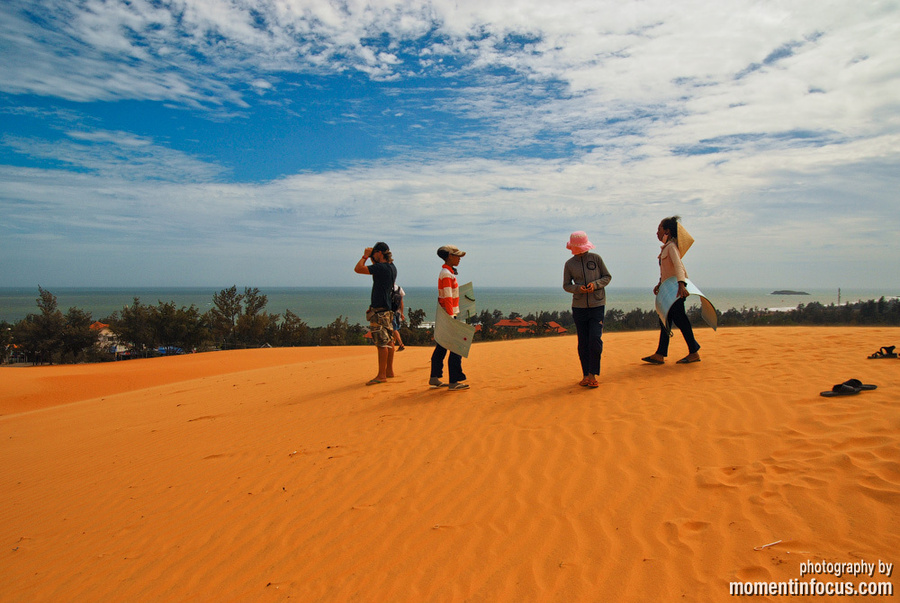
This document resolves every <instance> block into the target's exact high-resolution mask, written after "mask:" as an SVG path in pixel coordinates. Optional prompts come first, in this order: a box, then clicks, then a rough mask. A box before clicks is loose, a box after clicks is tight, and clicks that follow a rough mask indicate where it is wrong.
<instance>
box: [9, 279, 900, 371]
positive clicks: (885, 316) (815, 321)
mask: <svg viewBox="0 0 900 603" xmlns="http://www.w3.org/2000/svg"><path fill="white" fill-rule="evenodd" d="M36 302H37V310H38V311H37V312H35V313H33V314H29V315H28V316H26V317H25V318H24V319H23V320H20V321H18V322H16V323H15V324H9V323H5V322H4V323H0V353H2V357H0V360H2V361H3V362H8V361H9V359H10V358H11V357H15V358H16V359H18V360H20V361H25V362H32V363H34V364H45V363H74V362H97V361H103V360H112V359H113V358H114V357H115V356H114V355H113V354H111V353H110V352H109V350H108V349H106V350H104V349H103V348H102V347H101V346H99V345H98V338H99V331H98V330H96V329H92V328H91V325H92V324H93V322H94V320H93V319H92V317H91V314H90V312H85V311H84V310H81V309H79V308H69V309H68V311H66V312H65V313H63V312H62V310H60V308H59V307H58V304H57V300H56V296H54V295H53V294H52V293H50V292H49V291H46V290H45V289H42V288H40V287H38V298H37V300H36ZM267 305H268V298H267V296H266V295H263V294H262V293H260V291H259V289H257V288H251V287H247V288H245V289H244V291H243V292H239V291H238V288H237V286H232V287H230V288H228V289H223V290H221V291H219V292H218V293H216V294H214V295H213V307H212V308H211V309H210V310H209V311H207V312H205V313H201V312H200V311H199V310H198V309H197V307H196V306H194V305H193V304H192V305H191V306H188V307H185V306H181V307H176V305H175V304H174V303H173V302H163V301H158V302H157V304H156V305H147V304H143V303H141V301H140V299H139V298H137V297H135V298H134V300H133V302H132V303H131V305H129V306H125V307H123V308H122V310H121V311H118V312H114V313H113V314H112V315H110V316H108V317H106V318H103V319H101V321H100V322H102V323H104V324H108V325H109V329H110V330H111V331H112V332H113V333H114V334H115V336H116V339H118V341H119V343H120V344H124V345H125V346H127V348H128V350H129V356H131V357H135V356H136V357H148V356H154V355H159V354H160V353H167V354H168V353H184V352H192V351H209V350H227V349H238V348H256V347H263V346H269V347H293V346H336V345H362V344H365V343H367V339H366V332H367V328H366V327H365V326H362V325H360V324H357V323H354V324H351V323H350V321H349V320H348V319H347V318H346V317H344V316H338V317H337V318H336V319H335V320H334V321H333V322H332V323H331V324H329V325H326V326H324V327H310V326H309V325H308V324H307V323H306V322H305V321H304V320H302V319H301V318H300V317H299V316H297V315H296V314H295V313H293V312H291V311H290V310H285V312H284V314H273V313H270V312H268V311H267V310H266V306H267ZM407 315H408V318H409V322H408V324H404V325H403V326H402V327H401V329H400V335H401V337H402V338H403V342H404V343H405V344H406V345H432V343H433V335H434V332H433V329H431V328H421V327H422V325H423V324H424V322H425V319H426V314H425V311H424V310H420V309H410V310H409V312H408V313H407ZM688 317H689V318H690V319H691V322H692V323H693V324H695V325H700V324H701V323H702V319H701V317H700V308H699V307H692V308H690V309H689V310H688ZM718 317H719V326H721V327H729V326H791V325H836V326H868V325H893V326H897V325H900V300H898V299H885V298H884V297H882V298H881V299H878V300H869V301H861V302H856V303H853V304H846V305H840V306H835V305H834V304H831V305H823V304H821V303H818V302H813V303H810V304H805V305H804V304H800V305H799V306H797V308H795V309H793V310H789V311H770V310H761V309H759V308H749V309H748V308H741V309H740V310H738V309H734V308H732V309H730V310H727V311H725V312H718ZM504 318H511V319H514V318H524V320H525V321H527V322H529V323H533V324H531V325H530V326H528V327H527V328H522V330H521V331H520V330H519V329H518V328H510V327H502V326H498V323H499V322H500V321H501V320H503V319H504ZM469 322H471V323H473V324H477V325H480V329H479V331H478V333H477V335H476V340H480V341H492V340H498V339H515V338H522V337H535V336H549V335H555V334H557V333H558V330H557V329H556V328H555V325H559V326H561V327H563V328H564V329H566V331H567V332H568V333H574V330H575V328H574V321H573V319H572V313H571V311H569V310H565V311H562V312H537V313H532V314H528V315H526V316H524V317H523V316H522V315H521V314H519V313H517V312H511V313H510V314H509V315H508V316H503V314H502V313H501V312H500V311H499V310H483V311H482V312H481V313H480V314H478V315H477V316H475V317H473V318H472V319H471V320H470V321H469ZM551 323H552V324H551ZM658 328H659V319H658V318H657V315H656V312H655V311H653V310H641V309H639V308H635V309H634V310H631V311H630V312H624V311H622V310H619V309H616V308H611V309H609V310H607V312H606V317H605V320H604V330H606V331H608V332H615V331H639V330H656V329H658ZM161 351H162V352H161Z"/></svg>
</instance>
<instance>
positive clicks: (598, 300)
mask: <svg viewBox="0 0 900 603" xmlns="http://www.w3.org/2000/svg"><path fill="white" fill-rule="evenodd" d="M611 280H612V275H611V274H610V273H609V270H607V269H606V264H604V263H603V258H601V257H600V256H599V255H597V254H596V253H591V252H587V253H582V254H579V255H576V256H573V257H571V258H569V261H567V262H566V265H565V268H564V269H563V289H565V290H566V291H568V292H569V293H571V294H572V307H573V308H596V307H598V306H605V305H606V285H608V284H609V281H611ZM590 283H593V284H594V290H593V291H592V292H590V293H583V292H582V291H581V287H582V286H587V285H588V284H590Z"/></svg>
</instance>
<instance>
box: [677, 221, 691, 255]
mask: <svg viewBox="0 0 900 603" xmlns="http://www.w3.org/2000/svg"><path fill="white" fill-rule="evenodd" d="M693 244H694V237H692V236H691V233H689V232H688V231H687V230H686V229H685V227H684V226H682V225H681V222H679V223H678V253H679V254H680V255H681V257H684V254H686V253H687V252H688V249H690V248H691V245H693Z"/></svg>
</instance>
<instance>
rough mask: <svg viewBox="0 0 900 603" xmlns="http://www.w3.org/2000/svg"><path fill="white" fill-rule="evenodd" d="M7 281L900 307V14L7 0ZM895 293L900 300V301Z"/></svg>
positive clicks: (2, 136)
mask: <svg viewBox="0 0 900 603" xmlns="http://www.w3.org/2000/svg"><path fill="white" fill-rule="evenodd" d="M0 57H2V60H0V126H2V127H0V254H2V258H3V259H2V261H0V283H2V285H3V286H26V287H28V286H34V287H36V286H37V285H41V286H44V287H45V288H52V287H64V286H135V287H137V286H181V285H183V286H194V285H196V286H223V287H224V286H229V285H231V284H238V285H239V286H245V285H248V286H257V287H260V288H264V287H266V286H315V285H322V286H328V285H341V286H343V285H361V286H364V285H366V284H367V283H366V282H365V281H364V280H363V277H360V276H359V275H356V274H354V273H353V265H354V264H355V263H356V260H357V259H358V258H359V257H360V255H361V253H362V250H363V248H364V247H366V246H371V245H372V244H373V243H374V242H375V241H379V240H384V241H387V242H388V244H389V245H391V247H392V249H393V250H394V254H395V259H396V263H397V265H398V268H399V270H400V282H401V283H402V284H405V285H407V286H426V285H431V284H432V282H433V281H434V279H435V278H436V273H437V270H438V268H439V263H440V262H439V261H438V259H437V257H436V255H435V253H434V252H435V250H436V248H437V247H439V246H440V245H443V244H447V243H452V244H455V245H457V246H459V247H461V248H463V249H465V250H467V251H468V252H469V255H468V256H467V257H466V259H465V260H464V261H463V263H462V265H461V267H460V269H461V274H462V276H463V278H464V279H466V280H468V279H472V280H473V281H474V282H475V283H476V286H477V285H479V284H481V285H482V286H488V285H490V286H556V285H558V284H560V285H561V278H562V265H563V263H564V262H565V260H566V259H567V258H568V257H569V256H568V255H567V254H568V251H567V250H566V249H565V242H566V241H567V239H568V235H569V233H570V232H572V231H574V230H585V231H587V232H588V234H589V236H590V237H591V240H592V241H593V242H594V243H595V244H596V246H597V250H598V251H599V252H600V254H601V255H602V256H603V258H604V260H605V261H606V264H607V265H608V267H609V269H610V271H611V272H612V274H613V281H612V284H611V291H610V294H611V295H612V294H613V291H612V289H613V288H614V287H615V286H617V285H618V286H623V287H636V286H645V285H646V286H648V287H652V285H653V284H655V282H656V279H657V277H658V268H657V266H656V254H657V253H658V243H657V241H656V238H655V232H656V225H657V224H658V223H659V220H660V219H661V218H663V217H665V216H668V215H672V214H680V215H681V216H682V217H683V223H684V225H685V226H686V227H687V229H688V230H689V231H690V232H691V234H692V235H693V236H694V238H695V239H696V241H697V242H696V243H695V246H694V248H693V249H692V250H691V253H690V255H688V256H687V258H686V264H687V266H688V270H689V272H690V274H691V277H692V278H693V280H694V281H695V282H696V283H697V284H698V285H699V286H700V287H701V288H704V287H706V288H711V287H736V286H754V287H772V288H794V287H797V288H803V287H806V288H813V287H821V288H831V287H835V288H836V287H845V288H850V287H872V288H878V287H886V288H888V289H890V288H891V287H898V286H900V285H897V277H896V275H897V274H900V237H898V236H897V233H898V232H900V211H898V208H900V204H898V200H897V195H898V190H900V186H898V185H900V3H898V2H897V1H878V0H873V1H869V2H865V3H859V4H856V3H849V2H821V0H818V1H816V2H812V1H805V0H798V1H794V2H790V3H785V2H765V1H763V2H760V1H757V0H753V1H743V0H735V1H734V2H727V3H712V2H683V1H671V0H659V1H657V0H646V1H640V2H622V1H618V0H617V1H616V2H607V1H598V0H590V1H583V2H582V1H577V0H573V1H567V2H562V3H551V2H547V1H546V0H533V1H532V0H507V1H504V2H499V1H497V2H493V1H491V0H488V1H485V0H478V1H474V0H454V1H450V0H436V1H433V2H420V1H416V2H386V1H385V2H381V1H378V2H375V1H364V0H358V1H351V0H346V1H331V0H255V1H252V2H250V1H241V0H202V1H201V0H179V1H174V0H171V1H164V0H131V1H128V2H123V1H117V0H31V1H28V2H23V1H19V0H6V1H5V2H3V3H0ZM898 293H900V291H898Z"/></svg>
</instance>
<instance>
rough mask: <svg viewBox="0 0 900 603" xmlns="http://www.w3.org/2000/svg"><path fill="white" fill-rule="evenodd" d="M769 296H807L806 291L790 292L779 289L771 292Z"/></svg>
mask: <svg viewBox="0 0 900 603" xmlns="http://www.w3.org/2000/svg"><path fill="white" fill-rule="evenodd" d="M769 295H809V293H807V292H806V291H791V290H790V289H779V290H778V291H772V292H771V293H770V294H769Z"/></svg>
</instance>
